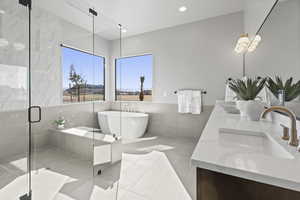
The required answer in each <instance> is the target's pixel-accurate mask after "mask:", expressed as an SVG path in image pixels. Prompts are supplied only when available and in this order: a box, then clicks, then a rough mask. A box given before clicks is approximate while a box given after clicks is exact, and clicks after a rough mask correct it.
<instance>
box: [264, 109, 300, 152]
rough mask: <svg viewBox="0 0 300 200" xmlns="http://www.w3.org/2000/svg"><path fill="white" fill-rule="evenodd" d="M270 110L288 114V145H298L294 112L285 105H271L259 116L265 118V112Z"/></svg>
mask: <svg viewBox="0 0 300 200" xmlns="http://www.w3.org/2000/svg"><path fill="white" fill-rule="evenodd" d="M272 111H279V112H283V113H286V114H287V115H288V117H289V118H290V120H291V131H290V137H289V145H291V146H298V145H299V140H298V138H297V127H296V124H297V119H296V115H295V113H293V112H292V111H291V110H290V109H288V108H287V107H283V106H271V107H270V108H268V109H266V110H265V111H264V112H263V113H262V115H261V118H263V119H265V118H266V116H267V114H268V113H269V112H272ZM285 131H286V130H285ZM285 134H286V133H285ZM285 138H286V135H285Z"/></svg>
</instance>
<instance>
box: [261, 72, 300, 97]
mask: <svg viewBox="0 0 300 200" xmlns="http://www.w3.org/2000/svg"><path fill="white" fill-rule="evenodd" d="M266 85H267V87H268V88H269V90H270V91H271V92H272V93H273V94H274V96H275V97H276V98H277V99H278V96H279V90H283V91H284V92H285V101H292V100H293V99H295V98H297V97H298V96H299V95H300V81H298V82H297V83H293V78H292V77H291V78H289V79H287V80H286V81H285V83H283V81H282V79H281V78H280V77H279V76H276V77H275V80H273V79H272V78H270V77H268V79H267V82H266Z"/></svg>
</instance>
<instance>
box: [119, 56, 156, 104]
mask: <svg viewBox="0 0 300 200" xmlns="http://www.w3.org/2000/svg"><path fill="white" fill-rule="evenodd" d="M152 65H153V56H152V55H142V56H133V57H125V58H119V59H116V66H115V67H116V70H115V71H116V100H122V101H151V100H152Z"/></svg>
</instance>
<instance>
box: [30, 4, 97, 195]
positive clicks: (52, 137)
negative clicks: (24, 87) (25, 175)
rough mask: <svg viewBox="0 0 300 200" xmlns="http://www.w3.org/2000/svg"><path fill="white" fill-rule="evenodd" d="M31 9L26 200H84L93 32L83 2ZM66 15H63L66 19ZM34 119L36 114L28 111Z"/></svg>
mask: <svg viewBox="0 0 300 200" xmlns="http://www.w3.org/2000/svg"><path fill="white" fill-rule="evenodd" d="M33 3H34V4H33V8H32V27H31V28H32V74H31V83H32V84H31V94H32V106H38V107H40V108H41V121H40V122H39V123H32V129H31V131H32V137H31V139H32V171H31V180H32V200H41V199H43V200H53V199H90V196H91V192H92V187H93V165H92V158H93V157H92V155H93V154H92V150H93V140H92V132H93V123H94V115H93V104H92V101H93V99H92V97H93V95H91V93H90V89H91V88H92V85H91V83H92V81H93V65H92V62H93V54H92V47H93V30H92V24H93V22H92V17H91V15H90V13H89V6H88V5H87V4H85V3H84V2H83V1H76V0H63V1H61V0H59V1H47V0H36V1H34V2H33ZM66 13H67V14H66ZM32 115H33V119H34V120H38V119H39V110H38V109H33V110H32Z"/></svg>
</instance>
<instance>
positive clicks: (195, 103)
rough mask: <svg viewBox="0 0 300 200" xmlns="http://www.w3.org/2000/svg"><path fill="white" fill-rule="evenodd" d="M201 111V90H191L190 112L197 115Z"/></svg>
mask: <svg viewBox="0 0 300 200" xmlns="http://www.w3.org/2000/svg"><path fill="white" fill-rule="evenodd" d="M201 112H202V94H201V91H199V90H198V91H193V98H192V105H191V113H192V114H194V115H199V114H200V113H201Z"/></svg>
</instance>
